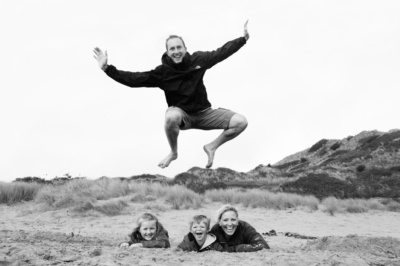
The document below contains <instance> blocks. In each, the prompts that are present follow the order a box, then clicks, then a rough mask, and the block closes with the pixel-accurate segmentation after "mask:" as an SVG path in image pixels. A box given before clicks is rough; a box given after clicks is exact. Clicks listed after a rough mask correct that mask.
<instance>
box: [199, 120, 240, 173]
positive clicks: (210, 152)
mask: <svg viewBox="0 0 400 266" xmlns="http://www.w3.org/2000/svg"><path fill="white" fill-rule="evenodd" d="M246 127H247V120H246V118H245V117H244V116H242V115H239V114H235V115H234V116H232V118H231V121H229V128H228V129H225V130H224V131H223V132H222V133H221V135H219V136H218V137H217V138H216V139H215V140H214V141H212V142H210V143H209V144H207V145H205V146H204V147H203V148H204V151H205V152H206V154H207V156H208V162H207V165H206V168H210V167H211V166H212V164H213V162H214V155H215V151H216V150H217V149H218V148H219V146H221V145H222V144H224V143H225V142H227V141H229V140H232V139H234V138H236V137H237V136H239V134H240V133H242V132H243V131H244V130H245V129H246Z"/></svg>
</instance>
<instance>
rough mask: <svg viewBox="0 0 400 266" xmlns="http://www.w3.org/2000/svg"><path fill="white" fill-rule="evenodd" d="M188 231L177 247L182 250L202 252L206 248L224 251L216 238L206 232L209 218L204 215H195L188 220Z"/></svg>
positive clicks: (208, 226)
mask: <svg viewBox="0 0 400 266" xmlns="http://www.w3.org/2000/svg"><path fill="white" fill-rule="evenodd" d="M189 224H190V227H189V230H190V232H189V233H188V234H187V235H185V237H184V238H183V241H182V242H181V243H180V244H179V245H178V249H181V250H184V251H196V252H203V251H208V250H216V251H224V248H223V247H222V246H221V244H220V243H218V242H217V238H216V237H215V236H214V235H213V234H211V233H208V231H209V230H210V218H207V216H205V215H195V216H194V217H193V218H192V220H191V221H190V223H189Z"/></svg>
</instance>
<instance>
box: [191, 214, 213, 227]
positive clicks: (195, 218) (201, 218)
mask: <svg viewBox="0 0 400 266" xmlns="http://www.w3.org/2000/svg"><path fill="white" fill-rule="evenodd" d="M195 222H196V223H198V224H199V223H201V222H204V223H205V224H206V228H207V231H209V230H210V223H211V220H210V218H208V217H207V216H205V215H202V214H200V215H195V216H193V218H192V220H190V222H189V225H190V227H189V230H191V229H192V226H193V224H194V223H195Z"/></svg>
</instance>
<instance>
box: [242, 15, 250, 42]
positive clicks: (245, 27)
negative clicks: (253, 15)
mask: <svg viewBox="0 0 400 266" xmlns="http://www.w3.org/2000/svg"><path fill="white" fill-rule="evenodd" d="M248 22H249V20H246V23H244V34H243V37H245V38H246V41H247V40H248V39H249V38H250V34H249V32H248V31H247V23H248Z"/></svg>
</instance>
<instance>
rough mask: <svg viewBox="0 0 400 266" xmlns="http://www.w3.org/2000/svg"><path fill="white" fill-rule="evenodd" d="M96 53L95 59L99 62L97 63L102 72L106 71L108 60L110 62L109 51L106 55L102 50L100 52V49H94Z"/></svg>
mask: <svg viewBox="0 0 400 266" xmlns="http://www.w3.org/2000/svg"><path fill="white" fill-rule="evenodd" d="M93 52H94V59H96V60H97V63H98V64H99V67H100V68H101V70H103V71H104V70H106V68H107V60H108V55H107V51H105V53H103V51H102V50H100V48H98V47H96V48H94V49H93Z"/></svg>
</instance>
